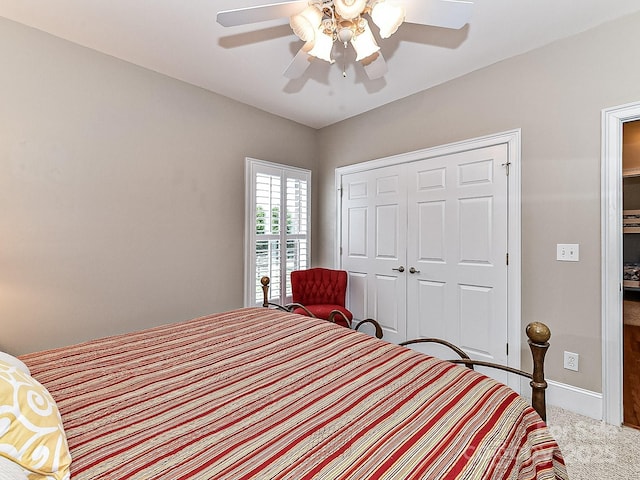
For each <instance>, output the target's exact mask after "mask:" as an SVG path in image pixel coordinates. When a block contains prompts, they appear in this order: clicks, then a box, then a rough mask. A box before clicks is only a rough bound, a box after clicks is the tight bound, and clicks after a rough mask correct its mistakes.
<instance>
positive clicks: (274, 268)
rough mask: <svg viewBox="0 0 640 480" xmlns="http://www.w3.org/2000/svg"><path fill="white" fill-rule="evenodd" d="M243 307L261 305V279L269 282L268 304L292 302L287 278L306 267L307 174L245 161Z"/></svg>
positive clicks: (308, 202)
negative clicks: (245, 205)
mask: <svg viewBox="0 0 640 480" xmlns="http://www.w3.org/2000/svg"><path fill="white" fill-rule="evenodd" d="M246 182H247V185H246V187H247V188H246V189H247V196H246V197H247V200H246V201H247V208H246V227H245V228H246V231H245V249H246V260H245V263H246V268H245V285H246V287H245V304H246V305H260V304H262V288H261V284H260V279H261V278H262V277H263V276H265V275H267V276H268V277H269V278H270V279H271V284H270V288H269V294H270V295H269V296H270V301H272V302H275V303H280V304H285V303H288V302H290V301H291V284H290V273H291V272H292V271H293V270H300V269H305V268H308V267H309V264H310V258H309V257H310V253H311V250H310V242H309V240H310V231H309V230H310V225H311V222H310V214H311V206H310V198H311V172H310V171H309V170H304V169H299V168H295V167H288V166H285V165H279V164H275V163H269V162H262V161H259V160H253V159H247V166H246Z"/></svg>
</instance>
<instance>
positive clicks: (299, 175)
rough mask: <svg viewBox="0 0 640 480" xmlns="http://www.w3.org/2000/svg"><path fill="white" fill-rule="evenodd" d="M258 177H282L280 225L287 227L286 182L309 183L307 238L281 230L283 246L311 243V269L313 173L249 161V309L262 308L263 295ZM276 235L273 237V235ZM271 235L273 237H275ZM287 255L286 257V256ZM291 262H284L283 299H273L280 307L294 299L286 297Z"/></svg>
mask: <svg viewBox="0 0 640 480" xmlns="http://www.w3.org/2000/svg"><path fill="white" fill-rule="evenodd" d="M258 174H265V175H273V176H278V175H279V176H280V179H281V196H280V205H281V206H282V205H284V206H285V208H280V211H279V212H280V220H279V224H280V225H281V226H282V225H287V222H286V215H287V209H286V180H287V179H288V178H295V179H298V180H303V181H306V183H307V192H306V225H307V230H306V234H304V233H302V234H301V233H297V234H287V229H286V228H280V229H279V240H280V242H281V243H280V245H284V246H285V251H286V245H287V239H292V238H293V239H300V238H304V239H305V240H306V243H307V254H306V265H307V268H308V267H310V266H311V170H308V169H304V168H299V167H292V166H290V165H284V164H280V163H274V162H268V161H265V160H258V159H255V158H250V157H247V158H245V226H244V266H245V268H244V305H245V306H246V307H253V306H261V305H262V295H261V294H259V295H258V294H257V293H256V284H255V283H254V281H256V273H255V272H256V263H257V262H256V255H255V251H256V243H257V241H258V235H257V234H256V221H255V219H256V214H257V208H256V203H257V202H256V192H257V189H256V181H255V179H256V176H257V175H258ZM271 235H273V234H271ZM271 235H270V236H271ZM285 255H286V253H285ZM286 271H287V262H286V258H285V259H284V261H282V260H281V262H280V277H281V278H283V279H284V280H285V281H284V283H283V286H284V288H282V289H281V295H280V297H279V298H273V297H271V299H270V300H271V301H273V302H277V303H280V304H285V303H289V302H291V296H287V295H286V291H287V288H286V285H287V283H288V282H290V279H289V278H286Z"/></svg>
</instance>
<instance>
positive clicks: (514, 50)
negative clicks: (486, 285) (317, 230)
mask: <svg viewBox="0 0 640 480" xmlns="http://www.w3.org/2000/svg"><path fill="white" fill-rule="evenodd" d="M278 1H280V0H2V1H1V2H0V16H3V17H6V18H8V19H10V20H14V21H16V22H20V23H23V24H25V25H29V26H32V27H35V28H37V29H40V30H43V31H45V32H48V33H50V34H52V35H55V36H57V37H61V38H64V39H67V40H70V41H72V42H74V43H77V44H80V45H83V46H86V47H89V48H92V49H95V50H98V51H100V52H104V53H106V54H109V55H112V56H114V57H117V58H120V59H123V60H126V61H128V62H131V63H134V64H137V65H140V66H143V67H146V68H148V69H151V70H154V71H157V72H160V73H163V74H165V75H168V76H170V77H174V78H177V79H180V80H183V81H185V82H188V83H191V84H193V85H197V86H199V87H202V88H205V89H207V90H211V91H213V92H217V93H219V94H222V95H225V96H227V97H230V98H233V99H236V100H239V101H241V102H244V103H247V104H250V105H254V106H256V107H258V108H260V109H263V110H266V111H268V112H271V113H274V114H277V115H280V116H282V117H286V118H289V119H292V120H295V121H297V122H300V123H302V124H305V125H309V126H311V127H315V128H320V127H323V126H326V125H330V124H332V123H335V122H338V121H340V120H343V119H345V118H349V117H351V116H354V115H357V114H360V113H363V112H366V111H368V110H371V109H373V108H375V107H378V106H380V105H384V104H386V103H389V102H392V101H394V100H397V99H399V98H403V97H406V96H408V95H411V94H413V93H416V92H419V91H421V90H425V89H428V88H430V87H433V86H435V85H438V84H441V83H443V82H446V81H447V80H450V79H452V78H455V77H459V76H461V75H464V74H466V73H468V72H471V71H474V70H477V69H479V68H482V67H485V66H487V65H490V64H493V63H495V62H498V61H500V60H503V59H505V58H508V57H512V56H514V55H518V54H521V53H524V52H526V51H529V50H532V49H534V48H537V47H539V46H542V45H545V44H547V43H550V42H553V41H555V40H558V39H560V38H563V37H567V36H571V35H574V34H576V33H579V32H581V31H584V30H587V29H589V28H592V27H594V26H596V25H599V24H601V23H604V22H606V21H609V20H612V19H614V18H617V17H621V16H624V15H627V14H630V13H633V12H636V11H640V1H638V0H475V6H474V12H473V15H472V19H471V21H470V23H469V24H468V25H466V26H465V27H463V28H462V29H461V30H450V29H443V28H436V27H427V26H421V25H414V24H404V25H402V26H401V27H400V29H399V30H398V32H397V33H396V34H395V35H394V36H392V37H391V38H389V39H386V40H380V41H379V44H380V45H381V47H382V53H383V54H384V57H385V58H386V60H387V63H388V65H389V73H388V74H387V75H386V76H385V77H384V78H383V79H379V80H373V81H372V80H369V79H368V78H367V77H366V75H365V73H364V71H363V70H362V67H361V66H360V65H359V64H357V63H355V62H354V53H353V50H352V49H350V50H348V53H347V67H346V71H347V78H343V76H342V65H341V63H342V61H341V60H340V59H339V58H340V57H337V56H336V57H337V58H338V61H337V62H336V64H334V65H329V64H328V63H325V62H322V61H314V62H313V63H312V65H311V66H310V68H309V69H308V70H307V72H306V74H305V75H304V76H303V77H302V78H301V79H298V80H287V79H286V78H284V77H283V76H282V72H283V71H284V70H285V69H286V68H287V66H288V65H289V62H290V61H291V59H292V58H293V56H294V54H295V53H296V52H297V51H298V50H299V48H300V47H301V46H302V42H300V41H299V40H298V39H297V37H295V36H294V35H293V33H292V32H291V29H290V28H289V26H288V23H287V20H286V19H285V20H283V21H273V22H267V23H262V24H253V25H247V26H242V27H234V28H224V27H222V26H220V25H219V24H218V23H217V22H216V13H217V12H218V11H219V10H229V9H234V8H240V7H246V6H251V5H259V4H266V3H277V2H278ZM399 1H400V0H399ZM338 48H339V47H336V49H338ZM337 51H338V50H337Z"/></svg>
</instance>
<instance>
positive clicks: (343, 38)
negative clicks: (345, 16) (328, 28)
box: [337, 20, 355, 45]
mask: <svg viewBox="0 0 640 480" xmlns="http://www.w3.org/2000/svg"><path fill="white" fill-rule="evenodd" d="M354 31H355V26H354V25H353V22H351V21H350V20H343V21H342V22H340V24H339V25H338V29H337V37H338V40H340V43H343V44H344V45H346V44H347V43H349V42H350V41H351V40H352V39H353V36H354Z"/></svg>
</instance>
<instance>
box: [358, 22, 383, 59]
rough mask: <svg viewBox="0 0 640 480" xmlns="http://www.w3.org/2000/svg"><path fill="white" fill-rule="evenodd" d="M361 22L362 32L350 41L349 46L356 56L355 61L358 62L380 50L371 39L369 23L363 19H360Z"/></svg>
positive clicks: (373, 39)
mask: <svg viewBox="0 0 640 480" xmlns="http://www.w3.org/2000/svg"><path fill="white" fill-rule="evenodd" d="M362 21H363V22H364V32H362V33H361V34H360V35H358V36H357V37H354V38H353V40H351V44H352V45H353V48H354V49H355V51H356V54H357V57H356V61H358V62H359V61H360V60H362V59H363V58H367V57H370V56H371V55H373V54H374V53H376V52H377V51H379V50H380V47H379V46H378V44H377V43H376V40H375V38H373V34H372V33H371V29H370V28H369V23H368V22H367V21H366V20H364V19H362Z"/></svg>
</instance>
